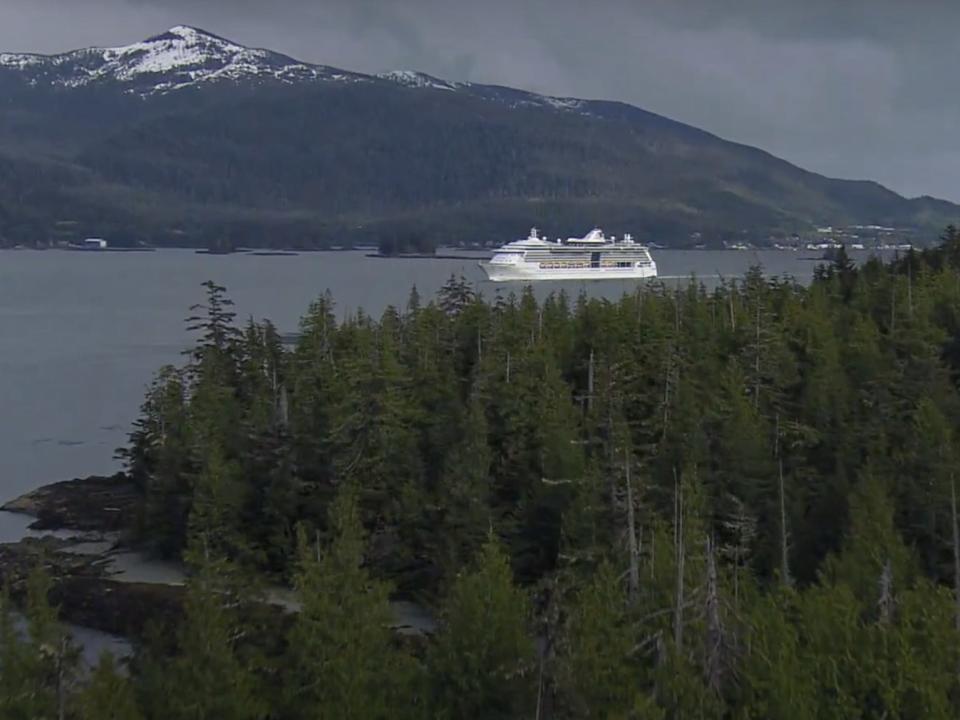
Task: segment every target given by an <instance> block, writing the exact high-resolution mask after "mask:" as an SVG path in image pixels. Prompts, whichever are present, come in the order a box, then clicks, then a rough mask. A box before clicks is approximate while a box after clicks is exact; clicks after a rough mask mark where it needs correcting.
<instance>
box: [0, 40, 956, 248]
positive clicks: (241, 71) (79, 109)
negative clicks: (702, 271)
mask: <svg viewBox="0 0 960 720" xmlns="http://www.w3.org/2000/svg"><path fill="white" fill-rule="evenodd" d="M171 47H172V48H173V49H174V50H175V51H176V53H177V54H176V55H175V56H174V57H176V58H177V62H179V63H184V62H187V61H189V62H190V63H192V64H189V65H186V66H182V65H176V66H173V67H170V68H168V69H166V70H164V69H163V65H162V63H161V61H162V60H163V61H166V62H168V63H169V62H170V52H171ZM237 58H240V59H241V60H242V62H235V61H236V60H237ZM143 66H146V68H147V69H146V70H145V69H144V67H143ZM185 67H186V69H185ZM187 70H189V71H187ZM958 213H960V210H958V207H957V206H956V205H953V204H951V203H948V202H946V201H942V200H935V199H933V198H928V197H924V198H914V199H907V198H904V197H901V196H900V195H898V194H896V193H894V192H892V191H890V190H888V189H886V188H884V187H882V186H880V185H878V184H877V183H873V182H868V181H848V180H834V179H830V178H826V177H823V176H821V175H817V174H815V173H812V172H808V171H806V170H803V169H801V168H798V167H796V166H794V165H791V164H790V163H788V162H785V161H783V160H780V159H778V158H775V157H773V156H772V155H769V154H768V153H765V152H763V151H761V150H758V149H755V148H751V147H748V146H745V145H739V144H736V143H732V142H728V141H725V140H723V139H721V138H718V137H716V136H714V135H711V134H710V133H708V132H705V131H703V130H699V129H697V128H693V127H690V126H688V125H684V124H683V123H680V122H676V121H674V120H670V119H668V118H665V117H662V116H659V115H656V114H654V113H651V112H647V111H645V110H642V109H640V108H637V107H632V106H630V105H626V104H623V103H617V102H606V101H593V100H577V99H571V98H552V97H546V96H542V95H537V94H535V93H530V92H524V91H522V90H515V89H512V88H506V87H496V86H488V85H476V84H470V83H446V82H443V81H440V80H436V79H433V78H428V77H426V76H422V75H416V74H412V73H394V74H388V75H386V76H384V77H374V76H368V75H361V74H357V73H350V72H347V71H338V70H336V69H335V68H327V67H322V66H316V65H307V64H303V63H297V62H296V61H294V60H292V59H290V58H286V57H285V56H281V55H277V54H276V53H270V52H269V51H257V50H250V49H247V48H243V47H241V46H238V45H236V44H234V43H230V42H229V41H226V40H223V39H221V38H217V37H216V36H213V35H210V34H209V33H204V32H202V31H199V30H196V29H191V28H174V29H172V30H171V31H170V32H168V33H165V34H163V35H160V36H157V37H155V38H150V39H149V40H147V41H145V42H143V43H138V44H136V45H133V46H129V47H124V48H113V49H99V50H98V49H89V50H83V51H77V52H75V53H67V54H65V55H60V56H53V57H44V56H13V55H3V54H0V245H12V244H18V243H25V244H39V245H43V244H45V243H50V242H56V241H57V240H70V239H73V240H76V239H82V238H83V237H85V236H97V237H106V238H108V239H109V240H110V241H111V242H112V243H113V244H115V245H133V244H137V243H148V244H156V245H193V246H217V247H228V246H231V245H232V246H236V245H244V246H281V247H303V248H313V247H325V246H328V245H344V244H350V243H360V242H365V243H379V242H381V241H387V242H392V243H394V244H397V245H399V246H401V247H403V246H405V245H423V244H424V243H426V244H430V245H436V244H437V243H448V244H449V243H457V242H504V241H506V240H509V239H512V238H513V237H514V236H515V235H516V234H517V233H522V232H524V231H525V228H528V227H530V225H531V224H536V225H537V226H539V227H542V228H544V229H545V230H546V231H547V232H548V233H549V234H550V235H551V236H556V235H562V236H564V237H566V236H570V235H572V234H575V233H578V232H586V231H587V230H588V229H589V228H590V227H592V226H594V225H596V224H601V225H602V226H603V227H604V228H606V229H608V230H609V231H610V232H612V233H614V234H617V235H623V234H624V233H626V232H631V233H633V234H634V235H635V236H636V237H638V238H641V239H643V240H645V241H657V242H661V243H669V244H679V245H685V244H686V245H692V244H697V243H699V242H708V243H715V244H719V243H720V242H721V241H722V240H728V239H739V240H742V239H744V238H746V239H753V240H756V241H758V242H766V241H767V240H768V238H769V236H770V234H771V233H772V234H779V235H783V234H786V233H792V232H804V231H810V230H812V228H813V227H814V226H815V225H837V226H841V225H850V224H864V225H870V224H879V225H884V226H896V227H898V228H902V229H909V230H911V231H913V232H914V233H915V235H916V238H917V240H927V239H934V238H935V236H936V234H937V233H938V232H939V230H940V228H941V227H942V226H943V225H945V224H946V223H948V222H951V221H954V220H955V219H956V217H957V215H958ZM694 233H699V235H698V236H696V237H692V234H694Z"/></svg>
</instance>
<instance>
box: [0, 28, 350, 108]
mask: <svg viewBox="0 0 960 720" xmlns="http://www.w3.org/2000/svg"><path fill="white" fill-rule="evenodd" d="M0 67H7V68H13V69H18V70H21V71H24V72H25V73H28V74H29V77H28V80H29V82H31V84H38V83H46V84H50V85H55V86H62V87H68V88H79V87H86V86H89V85H94V84H97V83H104V82H119V83H124V84H128V85H131V87H130V88H129V89H128V92H135V93H140V94H143V95H150V94H154V93H165V92H170V91H171V90H177V89H182V88H186V87H191V86H194V85H199V84H201V83H213V82H219V81H227V80H232V81H240V80H245V79H254V80H273V81H278V82H282V83H295V82H305V81H318V80H333V81H348V80H352V81H357V80H361V79H365V76H362V75H355V74H351V73H345V72H343V71H339V70H333V69H332V68H326V67H323V66H321V65H310V64H308V63H302V62H298V61H296V60H294V59H293V58H289V57H287V56H285V55H281V54H280V53H274V52H270V51H268V50H260V49H255V48H248V47H244V46H242V45H238V44H236V43H233V42H231V41H229V40H225V39H224V38H221V37H218V36H216V35H213V34H211V33H208V32H205V31H203V30H199V29H197V28H192V27H188V26H185V25H178V26H176V27H173V28H170V30H168V31H167V32H165V33H162V34H161V35H157V36H155V37H152V38H149V39H147V40H144V41H143V42H138V43H134V44H133V45H125V46H122V47H114V48H89V49H85V50H75V51H73V52H68V53H63V54H60V55H52V56H44V55H16V54H4V55H0Z"/></svg>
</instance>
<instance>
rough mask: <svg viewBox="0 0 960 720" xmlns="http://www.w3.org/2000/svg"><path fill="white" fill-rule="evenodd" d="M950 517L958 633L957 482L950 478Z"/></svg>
mask: <svg viewBox="0 0 960 720" xmlns="http://www.w3.org/2000/svg"><path fill="white" fill-rule="evenodd" d="M950 516H951V520H952V522H953V599H954V603H955V606H956V610H955V616H954V624H955V625H956V628H957V631H960V526H958V524H957V481H956V478H955V477H954V476H953V475H951V476H950Z"/></svg>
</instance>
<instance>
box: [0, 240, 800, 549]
mask: <svg viewBox="0 0 960 720" xmlns="http://www.w3.org/2000/svg"><path fill="white" fill-rule="evenodd" d="M474 254H475V253H474ZM810 254H812V253H804V252H802V251H801V252H799V253H792V252H776V251H758V252H736V251H730V252H708V251H699V252H698V251H692V252H682V251H668V250H660V251H657V252H656V253H655V258H656V260H657V263H658V265H659V269H660V273H661V275H665V276H689V275H690V274H691V273H694V274H696V275H697V276H699V277H707V276H713V277H715V276H716V275H717V274H721V275H723V276H726V277H732V276H736V275H741V274H742V273H743V272H745V271H746V270H747V268H748V267H749V266H750V265H752V264H755V263H760V264H762V265H763V266H764V268H765V269H766V270H767V272H769V273H770V274H775V275H781V274H784V273H786V274H791V275H793V276H794V277H796V278H798V279H801V280H802V279H804V278H808V277H809V276H810V274H811V273H812V271H813V267H814V265H815V263H813V262H810V261H807V260H803V259H802V258H803V256H805V255H810ZM453 273H457V274H459V273H463V274H464V275H465V276H466V277H467V278H468V280H470V281H471V282H473V283H476V285H477V287H478V289H479V290H480V291H481V292H483V294H484V295H486V296H488V297H492V296H493V295H494V294H495V293H496V292H498V291H500V292H509V291H510V290H511V289H512V290H518V289H519V288H518V286H509V285H494V284H492V283H489V282H487V281H485V280H484V277H483V274H482V272H481V271H480V269H479V268H478V267H477V263H476V261H475V260H472V259H453V260H414V259H395V260H387V259H381V258H370V257H366V256H365V255H364V254H363V253H361V252H336V253H305V254H301V255H298V256H292V257H290V256H288V257H264V256H247V255H198V254H196V253H194V252H193V251H189V250H164V251H160V252H156V253H76V252H56V251H48V252H34V251H16V252H14V251H11V252H2V253H0V500H6V499H9V498H13V497H16V496H18V495H20V494H22V493H24V492H26V491H28V490H30V489H32V488H35V487H38V486H40V485H44V484H47V483H50V482H54V481H57V480H63V479H69V478H73V477H77V476H83V475H89V474H96V473H99V474H107V473H111V472H113V471H115V470H116V469H117V468H118V464H117V462H116V461H115V460H114V459H113V452H114V450H115V448H117V447H119V446H120V445H122V444H123V443H124V442H125V439H126V433H127V432H128V431H129V428H130V424H131V422H132V420H134V419H135V417H136V415H137V412H138V408H139V405H140V402H141V400H142V397H143V394H144V390H145V388H146V386H147V384H148V383H149V382H150V380H151V378H152V377H153V375H154V373H155V372H156V370H157V369H158V368H159V367H160V366H161V365H163V364H165V363H177V362H179V361H180V360H181V353H182V351H183V350H184V349H185V348H186V347H187V346H188V345H189V344H190V342H191V338H190V335H189V333H188V332H187V331H186V329H185V326H184V322H183V320H184V318H185V317H186V316H187V315H189V307H190V306H191V305H192V304H194V303H198V302H201V301H202V300H203V289H202V288H201V283H202V282H203V281H205V280H208V279H209V280H214V281H216V282H217V283H219V284H221V285H224V286H226V287H227V288H228V291H229V294H230V296H231V297H232V298H233V300H234V301H235V303H236V310H237V313H238V317H239V318H240V319H245V318H247V317H249V316H253V317H255V318H258V319H261V318H269V319H271V320H272V321H273V322H274V324H275V325H277V327H278V328H279V329H280V330H281V331H294V330H296V328H297V323H298V321H299V318H300V317H301V315H302V314H303V313H304V312H305V310H306V308H307V306H308V305H309V303H310V302H311V301H312V300H314V299H315V298H316V297H317V296H318V295H320V294H321V293H322V292H324V291H325V290H330V291H331V292H332V293H333V296H334V298H335V299H336V301H337V304H338V309H339V311H340V313H341V314H344V313H349V312H355V311H356V310H357V309H358V308H361V307H362V308H363V309H364V310H366V311H367V312H369V313H371V314H374V315H378V314H379V313H381V312H382V311H383V309H384V308H385V307H386V306H387V305H390V304H393V305H397V306H403V305H405V303H406V301H407V298H408V296H409V292H410V288H411V286H413V285H416V286H417V288H418V290H419V292H420V294H421V296H422V297H424V298H426V297H428V296H430V295H432V294H433V293H435V292H436V291H437V290H438V289H439V288H440V287H441V286H442V285H443V283H444V282H446V280H447V279H448V278H449V277H450V275H451V274H453ZM637 282H638V281H605V282H597V281H593V282H587V283H540V284H538V285H537V286H536V290H537V294H538V295H544V294H546V293H547V292H549V291H550V290H556V289H559V288H560V287H563V288H564V289H565V290H567V291H568V292H570V293H572V294H574V295H575V294H577V293H578V292H579V291H580V289H581V288H585V289H586V291H587V292H588V293H590V294H596V295H604V296H606V297H610V298H617V297H619V296H620V295H622V294H623V293H624V292H627V291H629V290H631V289H632V288H634V287H636V283H637ZM25 522H26V521H25V520H24V519H22V518H16V517H11V516H8V517H6V518H0V540H2V539H6V538H8V537H10V536H12V535H15V534H16V533H18V532H19V533H21V534H22V530H23V527H24V526H25Z"/></svg>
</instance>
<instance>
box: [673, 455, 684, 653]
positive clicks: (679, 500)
mask: <svg viewBox="0 0 960 720" xmlns="http://www.w3.org/2000/svg"><path fill="white" fill-rule="evenodd" d="M673 484H674V517H675V519H674V542H675V543H676V565H677V584H676V591H675V597H674V615H673V643H674V645H675V646H676V649H677V651H678V652H679V651H680V649H681V648H682V647H683V603H684V597H683V593H684V588H683V571H684V567H683V566H684V547H683V484H682V483H681V482H680V479H679V478H678V476H677V471H676V468H674V474H673Z"/></svg>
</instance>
